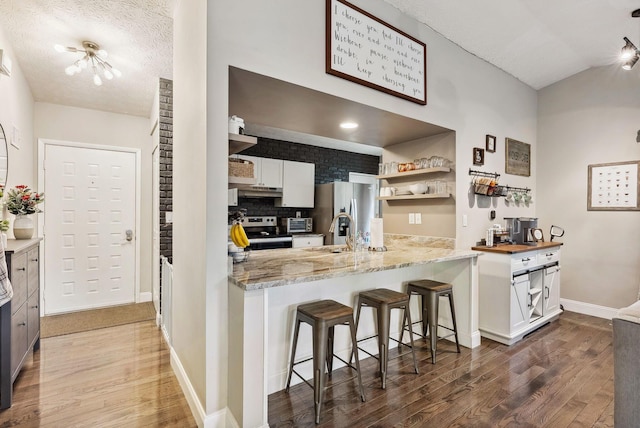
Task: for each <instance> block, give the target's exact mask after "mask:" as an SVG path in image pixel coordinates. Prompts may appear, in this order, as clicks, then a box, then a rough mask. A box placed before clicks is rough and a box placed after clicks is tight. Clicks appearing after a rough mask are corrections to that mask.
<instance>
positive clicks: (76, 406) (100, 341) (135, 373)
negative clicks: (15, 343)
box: [0, 321, 197, 428]
mask: <svg viewBox="0 0 640 428" xmlns="http://www.w3.org/2000/svg"><path fill="white" fill-rule="evenodd" d="M16 426H19V427H26V428H30V427H55V428H57V427H65V428H69V427H78V428H79V427H92V428H93V427H100V428H106V427H181V428H182V427H196V426H197V425H196V422H195V420H194V419H193V416H192V415H191V411H190V409H189V406H188V405H187V402H186V400H185V398H184V395H183V393H182V390H181V389H180V386H179V385H178V381H177V379H176V377H175V375H174V374H173V371H172V369H171V366H170V356H169V349H168V347H167V346H166V344H165V343H164V340H163V338H162V335H161V332H160V330H159V329H158V328H157V327H156V326H155V322H153V321H144V322H138V323H133V324H126V325H121V326H117V327H110V328H103V329H99V330H93V331H88V332H82V333H74V334H69V335H65V336H58V337H50V338H46V339H42V340H41V342H40V351H39V352H36V353H35V355H34V357H33V359H32V360H31V361H30V362H29V363H28V364H27V365H26V366H25V368H24V369H23V370H22V372H21V374H20V375H19V377H18V379H16V382H15V383H14V394H13V405H12V406H11V407H10V408H9V409H6V410H4V411H0V427H2V428H5V427H16Z"/></svg>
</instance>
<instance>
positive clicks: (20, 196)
mask: <svg viewBox="0 0 640 428" xmlns="http://www.w3.org/2000/svg"><path fill="white" fill-rule="evenodd" d="M42 202H44V193H38V192H34V191H33V190H31V189H30V188H29V186H26V185H24V184H20V185H18V186H16V187H14V188H13V189H11V190H9V191H8V192H7V203H6V205H7V210H8V211H9V212H10V213H11V214H13V215H15V216H16V218H15V220H14V221H13V235H14V236H15V238H16V239H31V237H32V236H33V220H32V219H31V217H29V215H30V214H35V213H40V212H42V210H40V208H38V204H41V203H42Z"/></svg>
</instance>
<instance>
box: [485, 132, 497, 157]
mask: <svg viewBox="0 0 640 428" xmlns="http://www.w3.org/2000/svg"><path fill="white" fill-rule="evenodd" d="M486 146H487V147H486V149H487V152H489V153H494V152H495V151H496V137H494V136H493V135H489V134H487V137H486Z"/></svg>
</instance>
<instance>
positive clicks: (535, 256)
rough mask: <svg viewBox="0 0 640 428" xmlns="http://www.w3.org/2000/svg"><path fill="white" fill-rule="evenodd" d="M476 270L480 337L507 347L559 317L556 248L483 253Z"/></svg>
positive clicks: (558, 253) (558, 251)
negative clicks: (510, 252)
mask: <svg viewBox="0 0 640 428" xmlns="http://www.w3.org/2000/svg"><path fill="white" fill-rule="evenodd" d="M478 266H479V269H478V270H479V293H478V294H479V324H478V325H479V330H480V334H481V335H482V336H483V337H486V338H489V339H492V340H495V341H497V342H500V343H504V344H506V345H511V344H513V343H515V342H517V341H519V340H521V339H522V338H523V337H524V336H525V335H526V334H528V333H530V332H532V331H533V330H536V329H537V328H539V327H541V326H543V325H544V324H546V323H548V322H550V321H553V320H554V319H556V318H557V317H558V315H560V314H561V313H562V310H561V309H560V248H559V247H555V248H552V249H538V250H534V251H525V252H519V253H514V254H506V253H495V252H484V253H483V255H482V257H479V258H478Z"/></svg>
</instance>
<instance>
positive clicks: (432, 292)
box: [402, 279, 460, 364]
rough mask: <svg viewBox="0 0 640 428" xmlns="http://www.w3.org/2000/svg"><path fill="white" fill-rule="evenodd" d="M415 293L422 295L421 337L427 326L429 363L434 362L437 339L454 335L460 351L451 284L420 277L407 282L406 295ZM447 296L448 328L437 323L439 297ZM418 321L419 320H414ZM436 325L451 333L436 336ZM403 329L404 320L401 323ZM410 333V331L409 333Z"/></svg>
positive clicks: (423, 335)
mask: <svg viewBox="0 0 640 428" xmlns="http://www.w3.org/2000/svg"><path fill="white" fill-rule="evenodd" d="M414 294H417V295H420V296H422V337H424V338H426V337H427V327H428V328H429V339H430V340H429V341H430V345H431V363H432V364H435V363H436V347H437V342H438V339H444V338H445V337H449V336H452V335H453V336H454V337H455V340H456V351H457V352H458V353H460V343H459V342H458V328H457V326H456V311H455V307H454V304H453V286H452V285H451V284H448V283H445V282H440V281H434V280H432V279H420V280H415V281H411V282H409V284H407V295H408V296H409V297H411V296H412V295H414ZM441 296H443V297H448V298H449V307H450V308H451V321H452V323H453V328H449V327H446V326H443V325H440V324H438V310H439V306H440V305H439V299H440V297H441ZM416 322H420V321H416ZM438 327H442V328H444V329H447V330H449V331H451V332H452V333H451V334H449V335H447V336H443V337H438ZM402 330H403V331H404V321H403V323H402ZM410 334H411V333H410Z"/></svg>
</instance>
